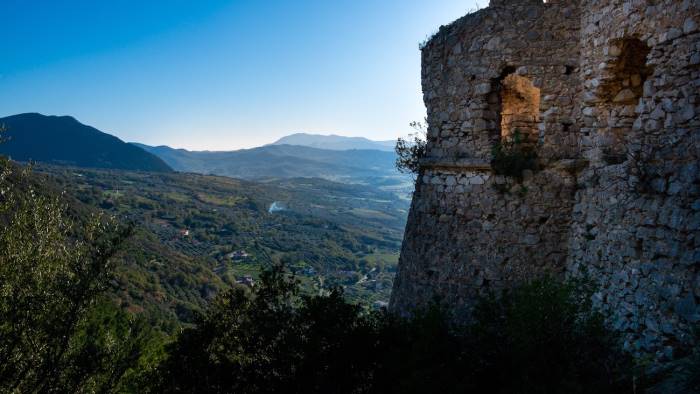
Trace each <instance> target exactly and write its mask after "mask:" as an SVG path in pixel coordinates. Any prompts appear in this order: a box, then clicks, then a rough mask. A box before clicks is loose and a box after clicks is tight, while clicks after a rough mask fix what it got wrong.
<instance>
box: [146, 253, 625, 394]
mask: <svg viewBox="0 0 700 394" xmlns="http://www.w3.org/2000/svg"><path fill="white" fill-rule="evenodd" d="M589 295H590V294H589V293H588V292H587V291H586V289H585V286H581V285H580V284H579V283H560V282H557V281H555V280H551V279H544V280H540V281H535V282H532V283H529V284H525V285H524V286H522V287H520V288H518V289H516V290H514V291H512V292H508V293H505V294H502V295H498V296H492V297H487V298H485V299H483V300H482V301H480V302H479V303H478V305H477V306H476V309H475V313H474V320H473V322H472V323H470V324H467V325H453V324H450V323H449V321H450V319H448V318H447V314H446V313H445V311H444V310H442V309H441V308H440V307H439V306H437V305H433V306H432V307H430V308H428V309H427V310H424V311H422V312H420V313H417V314H416V315H415V316H414V317H412V318H410V319H402V318H397V317H395V316H392V315H390V314H388V313H386V312H367V311H364V310H363V309H362V308H361V307H359V306H357V305H353V304H349V303H347V302H346V301H345V300H344V298H343V296H342V292H341V291H340V290H334V291H332V292H331V293H330V294H328V295H303V294H300V293H299V286H298V282H297V281H296V280H295V279H294V278H293V277H290V276H288V275H286V274H285V273H284V272H283V270H282V269H281V268H279V267H277V268H274V269H273V270H272V271H267V272H265V273H263V275H262V277H261V283H260V285H259V287H256V288H255V290H253V291H252V293H248V292H246V291H244V290H241V289H233V290H231V291H229V292H227V293H226V294H224V295H223V296H221V297H220V298H219V299H218V300H217V301H216V302H215V303H214V304H213V305H212V306H211V308H210V309H209V311H208V312H207V313H206V315H204V316H202V317H201V318H200V320H199V322H198V324H197V325H196V326H195V327H193V328H190V329H187V330H185V331H184V332H183V333H182V335H181V336H180V337H179V339H178V340H177V341H176V342H175V343H173V344H172V345H171V346H170V347H169V349H168V356H167V359H166V361H165V362H164V363H163V364H162V365H161V366H160V367H159V369H158V373H157V374H156V376H155V377H154V379H153V381H154V386H153V387H151V389H152V390H153V391H155V392H162V391H165V392H242V393H260V392H268V393H270V392H272V393H274V392H305V393H329V392H330V393H427V392H441V393H461V392H497V393H511V392H522V393H529V392H533V393H551V392H566V393H587V392H595V393H601V392H602V393H605V392H621V391H622V392H624V391H630V390H631V388H632V383H631V375H630V371H631V370H632V368H631V361H630V360H629V359H628V358H627V357H625V356H623V355H622V354H621V353H619V352H618V351H617V350H616V349H617V346H616V342H615V337H614V336H612V335H611V334H610V333H609V332H608V331H606V329H605V328H604V326H603V324H602V318H601V316H600V315H599V314H598V313H596V312H595V311H593V310H592V308H591V305H590V302H589V301H588V300H589V297H588V296H589Z"/></svg>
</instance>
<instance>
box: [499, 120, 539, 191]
mask: <svg viewBox="0 0 700 394" xmlns="http://www.w3.org/2000/svg"><path fill="white" fill-rule="evenodd" d="M491 155H492V159H491V166H492V167H493V170H494V172H495V173H496V174H498V175H505V176H510V177H513V178H516V179H518V180H519V181H522V176H523V171H524V170H536V169H537V153H536V152H535V149H534V148H533V146H532V144H531V143H530V141H529V138H528V136H527V135H525V134H521V133H520V131H519V130H517V129H516V130H515V132H514V133H513V135H512V136H510V137H508V138H505V139H504V140H503V141H501V142H499V143H497V144H496V145H495V146H494V147H493V149H492V150H491Z"/></svg>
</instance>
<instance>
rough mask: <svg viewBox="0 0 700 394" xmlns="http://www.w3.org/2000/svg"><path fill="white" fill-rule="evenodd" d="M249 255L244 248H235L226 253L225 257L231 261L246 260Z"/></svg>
mask: <svg viewBox="0 0 700 394" xmlns="http://www.w3.org/2000/svg"><path fill="white" fill-rule="evenodd" d="M249 257H250V255H249V254H248V252H246V251H245V250H242V249H241V250H236V251H233V252H231V253H229V254H227V255H226V258H228V259H231V260H233V261H245V260H248V258H249Z"/></svg>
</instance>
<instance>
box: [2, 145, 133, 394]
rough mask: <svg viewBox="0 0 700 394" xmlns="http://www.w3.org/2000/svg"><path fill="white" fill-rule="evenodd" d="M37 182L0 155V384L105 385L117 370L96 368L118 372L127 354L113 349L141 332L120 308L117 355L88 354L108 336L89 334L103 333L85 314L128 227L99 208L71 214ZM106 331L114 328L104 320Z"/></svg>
mask: <svg viewBox="0 0 700 394" xmlns="http://www.w3.org/2000/svg"><path fill="white" fill-rule="evenodd" d="M37 183H38V182H37V180H36V179H34V178H33V177H31V176H30V169H29V168H25V169H19V168H18V166H16V165H15V164H13V163H11V162H9V161H8V160H7V159H5V158H2V157H0V223H2V226H3V231H2V233H0V391H10V392H52V391H56V392H66V391H83V390H84V391H94V390H98V391H104V390H106V388H107V387H108V386H109V385H114V384H115V382H116V380H117V379H118V378H119V376H116V377H114V376H112V377H104V376H103V378H104V379H103V378H97V377H96V375H95V374H96V373H97V372H98V371H102V372H104V373H105V374H106V373H107V371H108V372H109V374H111V375H114V374H115V373H117V372H118V371H122V374H123V372H124V371H125V370H126V369H125V368H122V367H121V366H119V363H120V362H121V361H123V360H124V358H123V357H122V356H124V354H123V353H120V352H117V351H116V350H117V349H118V348H123V346H127V345H129V346H130V342H129V340H131V339H133V338H137V337H138V335H136V336H132V335H131V334H133V333H134V331H133V330H132V328H133V327H132V326H131V325H132V321H131V320H129V319H128V318H126V317H125V316H123V315H122V316H121V319H122V322H121V323H120V324H123V323H124V322H126V324H127V325H129V328H127V329H125V330H122V334H124V335H123V336H121V337H112V338H111V339H109V341H110V342H111V343H110V346H111V349H112V350H114V352H112V353H111V354H112V355H113V356H114V357H101V358H100V359H99V361H100V363H96V361H97V359H94V358H93V359H92V362H87V361H86V360H88V359H89V358H90V356H92V355H95V354H98V353H100V352H102V353H103V356H104V351H105V350H108V349H107V347H105V346H104V345H106V342H104V343H101V344H100V343H97V342H96V341H94V339H95V338H102V339H105V338H106V337H105V335H101V336H100V335H89V334H90V332H89V330H90V329H91V328H90V327H91V324H90V321H89V319H88V317H89V316H92V319H93V320H94V319H98V316H99V314H96V313H97V312H96V309H95V305H96V304H97V302H98V300H100V299H101V298H100V296H101V295H102V294H103V293H104V292H105V290H106V289H107V286H108V283H109V281H110V278H111V277H112V272H113V262H114V259H113V257H114V255H115V253H116V252H117V250H118V248H119V246H120V245H121V243H122V241H123V240H124V239H125V238H126V237H127V236H128V235H129V232H130V228H129V227H126V226H121V225H119V224H118V223H117V222H116V220H114V219H113V218H110V217H106V216H104V215H101V214H92V215H89V217H87V218H80V217H76V216H75V215H71V213H70V210H69V207H68V205H67V204H65V203H64V202H62V198H63V196H59V195H55V194H52V193H50V192H48V191H46V190H43V188H37ZM105 308H112V309H114V308H116V305H114V303H113V302H111V301H110V302H105V301H103V302H102V311H103V312H104V313H107V314H109V313H112V312H107V311H106V309H105ZM104 313H103V315H104ZM117 320H118V319H117ZM92 327H93V328H94V325H93V326H92ZM93 331H94V330H93ZM137 331H138V332H144V330H137ZM107 332H112V333H116V332H117V331H115V330H112V329H111V328H110V327H103V331H102V334H105V333H107ZM93 334H94V332H93ZM127 353H128V352H127ZM129 357H132V358H133V352H131V354H129ZM108 363H109V364H112V363H117V364H118V366H117V367H115V368H106V367H105V364H108ZM105 376H106V375H105ZM88 382H91V383H88ZM88 386H90V387H92V388H91V389H90V388H88Z"/></svg>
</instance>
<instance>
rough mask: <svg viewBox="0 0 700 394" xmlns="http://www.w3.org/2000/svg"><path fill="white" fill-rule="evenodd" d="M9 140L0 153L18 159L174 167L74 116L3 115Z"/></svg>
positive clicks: (141, 167) (149, 168) (140, 168)
mask: <svg viewBox="0 0 700 394" xmlns="http://www.w3.org/2000/svg"><path fill="white" fill-rule="evenodd" d="M0 124H2V125H4V126H6V128H7V137H9V139H8V141H7V142H5V143H3V144H0V154H5V155H8V156H10V157H11V158H12V159H14V160H18V161H30V160H35V161H40V162H46V163H53V164H62V165H71V166H76V167H94V168H113V169H123V170H137V171H153V172H170V171H172V169H171V168H170V167H169V166H168V165H167V164H165V162H164V161H163V160H161V159H160V158H158V157H157V156H156V155H153V154H151V153H149V152H147V151H145V150H143V149H142V148H140V147H137V146H134V145H131V144H127V143H125V142H124V141H122V140H120V139H119V138H117V137H115V136H113V135H110V134H107V133H104V132H102V131H100V130H97V129H96V128H94V127H91V126H87V125H84V124H82V123H80V122H79V121H78V120H77V119H75V118H74V117H72V116H67V115H63V116H54V115H43V114H40V113H35V112H32V113H23V114H18V115H12V116H8V117H5V118H0Z"/></svg>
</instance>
